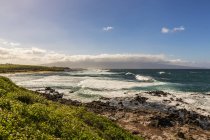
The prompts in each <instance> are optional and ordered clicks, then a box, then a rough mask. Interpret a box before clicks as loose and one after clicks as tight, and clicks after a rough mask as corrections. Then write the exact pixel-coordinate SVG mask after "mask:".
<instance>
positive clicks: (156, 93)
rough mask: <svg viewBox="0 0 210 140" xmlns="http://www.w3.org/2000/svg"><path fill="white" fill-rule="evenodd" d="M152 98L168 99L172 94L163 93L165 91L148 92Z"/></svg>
mask: <svg viewBox="0 0 210 140" xmlns="http://www.w3.org/2000/svg"><path fill="white" fill-rule="evenodd" d="M146 93H148V94H150V95H152V96H158V97H162V96H164V97H167V95H171V94H170V93H166V92H163V91H149V92H146Z"/></svg>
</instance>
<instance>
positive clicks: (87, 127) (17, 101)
mask: <svg viewBox="0 0 210 140" xmlns="http://www.w3.org/2000/svg"><path fill="white" fill-rule="evenodd" d="M0 139H23V140H24V139H40V140H42V139H43V140H44V139H69V140H72V139H75V140H77V139H78V140H87V139H88V140H89V139H90V140H102V139H104V140H137V139H141V138H139V137H136V136H133V135H131V134H130V133H129V132H127V131H126V130H124V129H122V128H120V127H119V126H117V125H116V124H115V123H113V122H111V121H110V120H108V119H106V118H104V117H102V116H98V115H96V114H94V113H91V112H88V111H87V110H86V109H85V108H84V107H75V106H67V105H63V104H60V103H57V102H52V101H50V100H47V99H45V98H44V97H42V96H40V95H37V94H36V93H34V92H33V91H29V90H26V89H24V88H21V87H18V86H17V85H15V84H14V83H13V82H11V81H10V80H9V79H8V78H5V77H1V76H0Z"/></svg>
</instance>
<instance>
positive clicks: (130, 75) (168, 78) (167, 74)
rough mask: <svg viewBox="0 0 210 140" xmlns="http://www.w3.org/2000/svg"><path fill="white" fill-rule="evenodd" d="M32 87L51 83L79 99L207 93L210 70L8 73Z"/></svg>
mask: <svg viewBox="0 0 210 140" xmlns="http://www.w3.org/2000/svg"><path fill="white" fill-rule="evenodd" d="M6 76H7V77H9V78H11V79H12V80H13V81H14V82H15V83H16V84H18V85H20V86H23V87H25V88H28V89H31V90H37V89H40V88H44V87H48V86H49V87H52V88H55V89H56V90H58V91H59V92H63V93H64V95H65V98H71V99H75V100H81V101H92V100H97V99H99V98H100V97H102V96H104V97H124V96H133V95H135V94H136V93H141V92H145V91H152V90H162V91H165V92H170V93H174V94H180V93H181V94H189V93H190V94H192V93H193V94H194V93H196V94H201V95H203V94H209V93H210V70H138V69H135V70H82V71H72V72H49V73H21V74H20V73H19V74H7V75H6Z"/></svg>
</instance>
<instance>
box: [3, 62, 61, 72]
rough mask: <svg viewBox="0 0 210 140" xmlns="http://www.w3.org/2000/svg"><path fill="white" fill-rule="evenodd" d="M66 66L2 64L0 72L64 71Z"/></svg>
mask: <svg viewBox="0 0 210 140" xmlns="http://www.w3.org/2000/svg"><path fill="white" fill-rule="evenodd" d="M64 69H65V68H64V67H45V66H31V65H16V64H0V73H8V72H27V71H64Z"/></svg>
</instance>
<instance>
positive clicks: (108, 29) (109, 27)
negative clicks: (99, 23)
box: [103, 26, 114, 32]
mask: <svg viewBox="0 0 210 140" xmlns="http://www.w3.org/2000/svg"><path fill="white" fill-rule="evenodd" d="M113 29H114V27H112V26H107V27H103V31H106V32H107V31H111V30H113Z"/></svg>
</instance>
